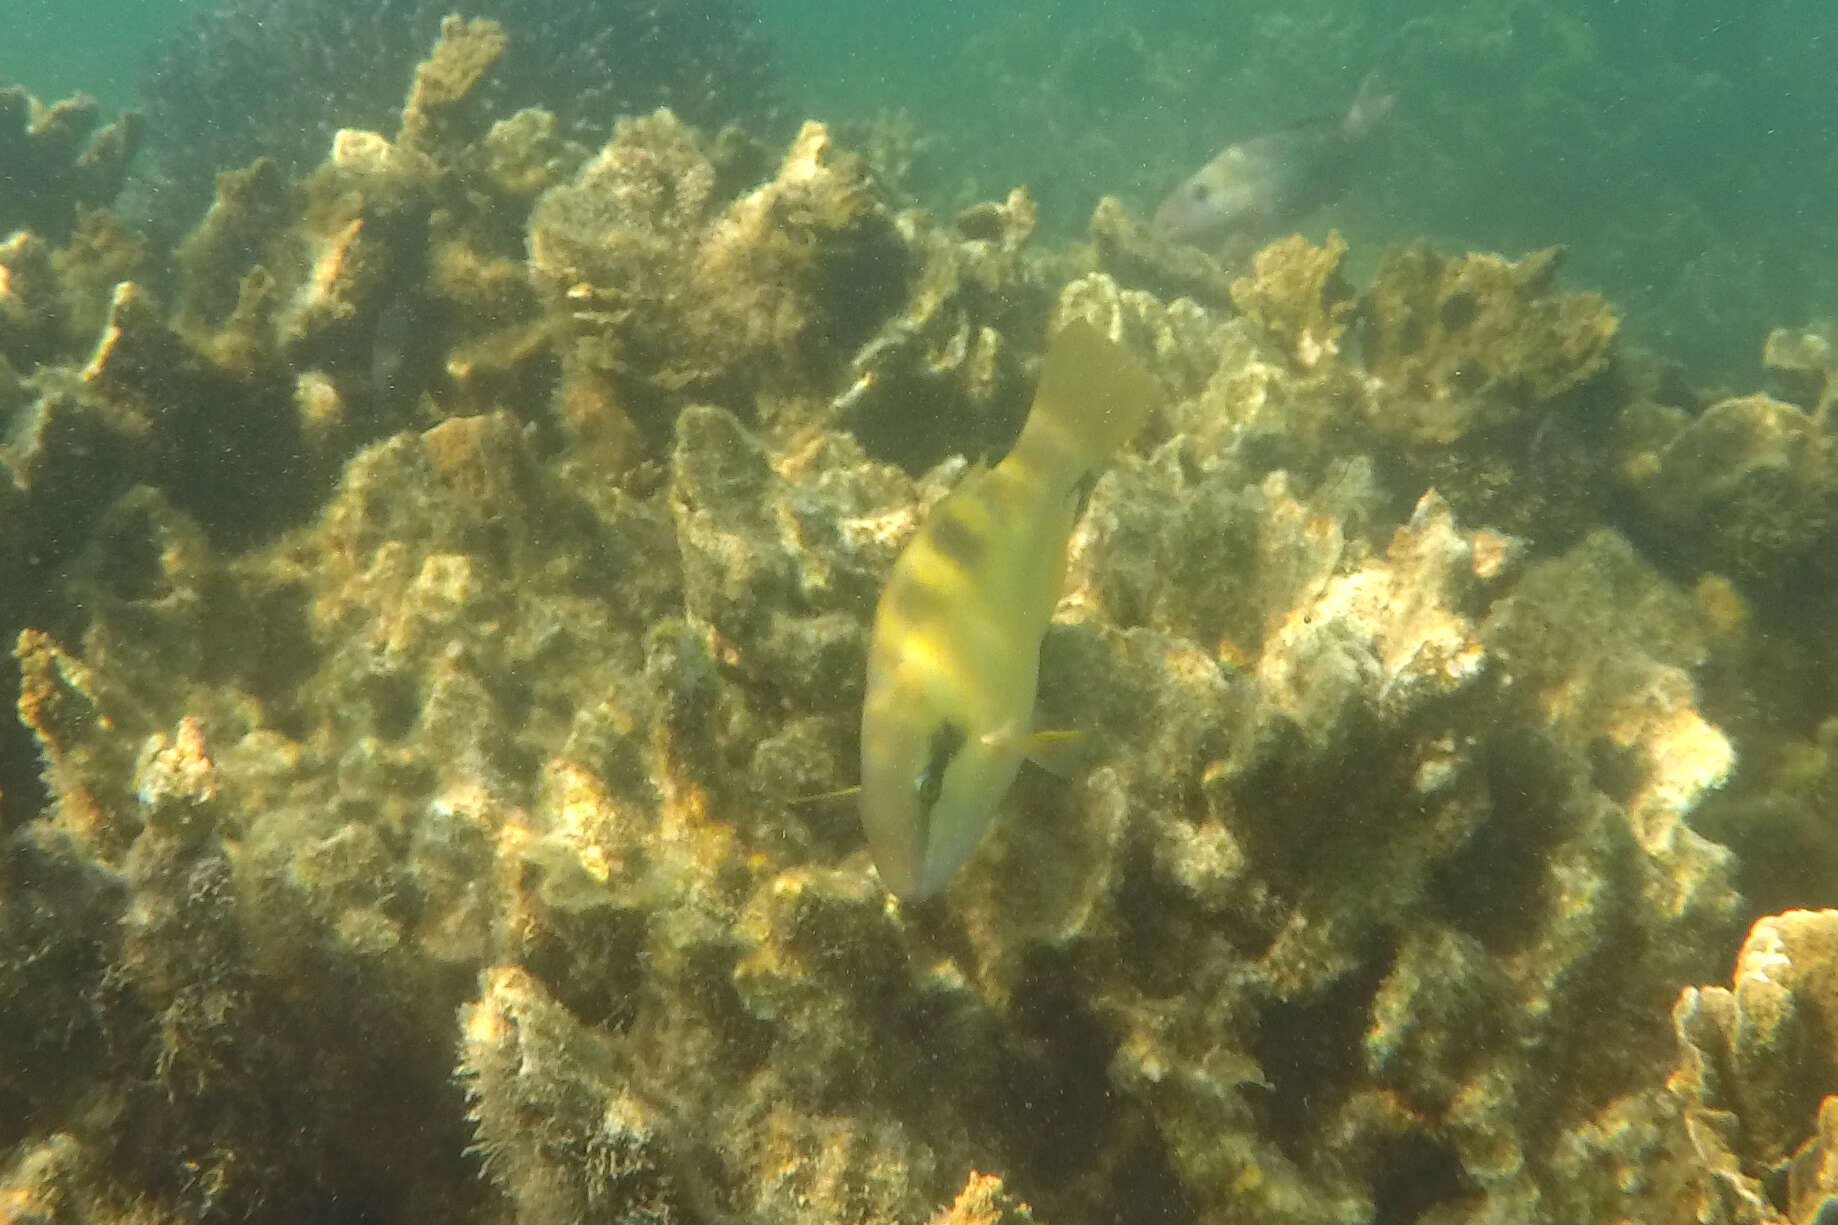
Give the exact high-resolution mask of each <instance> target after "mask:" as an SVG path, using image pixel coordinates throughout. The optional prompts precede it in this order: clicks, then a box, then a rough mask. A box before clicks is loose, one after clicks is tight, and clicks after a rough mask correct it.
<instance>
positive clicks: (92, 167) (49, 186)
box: [0, 85, 142, 239]
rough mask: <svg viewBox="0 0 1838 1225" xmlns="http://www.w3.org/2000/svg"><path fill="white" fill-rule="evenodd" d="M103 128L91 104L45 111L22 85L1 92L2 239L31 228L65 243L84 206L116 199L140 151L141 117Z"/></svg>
mask: <svg viewBox="0 0 1838 1225" xmlns="http://www.w3.org/2000/svg"><path fill="white" fill-rule="evenodd" d="M101 123H102V113H101V108H100V107H99V106H97V104H96V101H95V99H93V98H89V97H85V96H83V95H80V94H79V95H78V96H76V97H74V98H66V99H64V100H63V101H62V102H58V103H54V104H53V105H51V106H46V105H44V104H43V103H41V102H39V100H38V99H37V98H34V97H33V96H32V95H31V94H29V93H27V92H26V91H25V90H24V89H21V88H20V87H19V86H17V85H11V86H5V87H0V235H8V234H11V233H12V232H13V231H15V230H21V229H29V230H32V231H35V232H36V233H38V234H39V235H40V236H42V237H45V238H51V239H62V238H65V237H67V236H68V235H69V234H70V231H71V230H72V229H74V228H75V227H76V225H77V222H78V220H79V217H80V216H81V213H80V210H81V209H82V208H83V207H91V208H94V207H98V206H101V205H105V204H107V203H109V201H111V200H113V199H114V197H115V193H116V191H118V190H119V189H120V187H121V182H122V179H123V178H124V177H125V176H126V175H127V172H128V163H129V161H130V160H131V159H132V158H133V156H134V152H135V150H136V149H137V148H139V146H140V140H141V133H142V124H141V118H140V116H139V115H137V114H134V113H133V112H129V113H128V114H125V115H122V116H121V117H119V118H117V119H115V120H112V121H111V122H109V123H108V124H106V125H103V126H101V127H98V126H97V125H98V124H101Z"/></svg>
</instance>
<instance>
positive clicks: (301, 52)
mask: <svg viewBox="0 0 1838 1225" xmlns="http://www.w3.org/2000/svg"><path fill="white" fill-rule="evenodd" d="M451 8H452V6H451V5H450V4H447V3H445V2H444V0H379V2H377V3H371V4H362V5H354V4H351V3H349V2H348V0H222V2H221V3H219V4H217V5H216V7H215V8H214V9H210V10H207V11H203V12H201V13H200V14H199V15H198V17H197V18H196V19H195V20H194V21H193V22H192V23H191V26H190V28H188V29H186V30H185V31H184V32H183V33H181V34H180V35H179V36H178V37H175V38H174V39H173V40H172V43H171V45H170V47H169V48H168V50H167V51H166V53H165V56H164V58H163V60H162V61H161V63H160V65H159V67H158V68H157V70H156V71H155V72H154V73H153V75H152V76H151V78H150V79H149V81H148V83H147V85H146V87H145V88H146V94H147V108H146V109H147V114H148V117H149V120H150V123H149V136H150V140H149V146H148V157H147V165H146V166H144V167H143V170H144V172H145V173H144V176H143V177H144V178H145V180H146V181H145V182H144V183H143V184H141V185H140V190H139V199H138V200H137V201H136V211H137V212H138V213H140V214H143V215H144V216H145V217H146V218H147V219H148V220H150V221H153V222H156V223H158V224H159V225H160V226H161V228H162V229H166V230H170V231H172V232H175V233H178V232H183V231H184V229H186V228H187V227H189V226H191V225H192V224H193V223H194V222H195V221H196V214H197V210H198V209H200V208H202V207H203V206H204V205H205V204H206V203H207V202H208V201H209V199H210V192H211V183H212V181H213V179H214V178H215V176H216V175H217V174H218V173H220V172H222V171H226V170H233V169H238V168H240V167H242V166H245V165H247V164H248V163H250V162H252V161H254V160H255V159H256V158H257V157H258V156H264V157H270V158H273V159H274V160H276V161H277V162H278V163H280V165H281V167H282V169H283V170H284V171H285V172H287V173H294V172H300V171H305V170H307V169H309V168H310V167H312V166H313V165H314V164H316V163H317V162H318V161H319V159H320V158H322V157H323V156H324V153H325V149H326V146H327V145H328V144H329V143H330V142H331V140H332V136H333V134H334V133H335V132H336V131H337V130H338V129H340V128H345V127H351V128H363V129H369V130H375V131H388V130H389V129H391V128H393V127H394V126H395V123H396V119H397V115H398V111H399V108H400V106H401V102H402V95H401V82H402V81H403V80H404V79H405V78H406V77H407V76H408V74H409V73H410V72H411V71H412V70H413V68H414V65H415V63H416V61H417V60H418V59H419V58H420V56H421V54H422V52H423V51H424V50H425V48H426V47H427V44H428V42H429V41H430V40H431V39H432V38H433V37H434V36H435V33H436V30H437V27H438V26H439V25H440V22H441V19H442V17H443V15H445V14H447V13H448V12H449V11H450V10H451ZM466 15H467V16H469V17H474V18H505V19H509V20H510V22H511V25H512V29H513V31H514V36H513V38H512V42H511V46H510V48H509V51H508V53H507V55H506V58H505V62H504V63H503V64H502V65H501V66H500V68H499V70H498V71H497V72H496V73H494V74H493V77H492V80H491V81H490V82H489V83H488V85H487V87H486V89H485V92H484V94H483V95H482V96H481V97H480V98H479V99H478V100H477V105H478V106H480V107H481V108H484V109H489V110H491V111H493V112H495V113H497V114H506V115H507V114H510V113H512V112H514V111H517V110H520V109H523V108H525V107H537V106H540V107H544V108H547V109H548V110H549V111H550V112H551V113H552V114H553V115H554V116H555V119H556V123H557V125H558V131H559V132H560V133H561V135H562V136H564V137H566V138H568V139H572V140H581V141H587V142H590V143H598V142H599V141H600V140H602V139H604V137H605V136H606V135H607V133H608V131H609V130H610V128H611V126H612V123H613V121H614V119H616V118H617V117H618V116H621V115H631V114H642V113H644V112H647V111H650V110H652V109H654V108H656V107H659V106H669V107H671V108H672V109H673V110H674V111H676V113H677V114H679V115H681V116H682V117H684V118H685V119H687V120H689V121H690V122H692V123H695V124H697V125H699V126H703V127H706V128H708V129H710V130H714V129H716V128H719V127H721V126H722V125H724V124H728V123H741V124H745V125H747V126H749V127H752V128H754V129H755V130H771V129H774V128H775V127H776V124H777V103H776V101H775V92H776V88H777V87H776V83H775V81H774V70H773V67H772V62H771V57H770V55H769V53H768V51H767V49H766V46H765V43H764V40H763V39H762V37H761V35H760V34H759V32H758V30H757V29H756V28H755V21H754V18H753V16H752V14H751V13H750V11H749V10H747V9H746V8H745V7H744V6H743V5H741V4H739V3H735V2H734V0H663V2H661V3H637V2H634V0H609V2H607V3H595V4H577V3H570V2H569V0H539V2H537V3H533V4H532V3H520V4H484V5H473V6H469V7H468V8H467V9H466Z"/></svg>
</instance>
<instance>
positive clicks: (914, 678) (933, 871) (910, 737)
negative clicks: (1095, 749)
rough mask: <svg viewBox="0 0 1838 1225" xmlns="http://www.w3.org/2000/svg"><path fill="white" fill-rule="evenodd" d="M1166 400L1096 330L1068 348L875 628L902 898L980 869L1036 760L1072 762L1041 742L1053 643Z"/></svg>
mask: <svg viewBox="0 0 1838 1225" xmlns="http://www.w3.org/2000/svg"><path fill="white" fill-rule="evenodd" d="M1159 398H1160V392H1159V390H1158V387H1157V384H1156V382H1155V380H1154V379H1153V378H1152V377H1151V376H1150V375H1149V374H1148V372H1147V371H1145V370H1144V369H1143V368H1142V366H1141V365H1139V364H1138V363H1137V361H1136V360H1135V358H1133V357H1132V356H1131V355H1130V354H1129V352H1128V351H1126V350H1125V349H1124V348H1123V347H1122V346H1121V345H1119V344H1117V343H1116V342H1114V341H1112V340H1110V339H1109V338H1107V337H1106V336H1104V335H1103V333H1101V332H1099V331H1098V330H1097V329H1096V328H1095V327H1093V326H1091V325H1090V324H1087V323H1083V322H1074V323H1070V324H1068V325H1067V326H1066V327H1065V328H1064V329H1062V330H1061V331H1060V333H1059V335H1058V336H1057V337H1055V338H1054V340H1053V343H1052V345H1051V347H1050V348H1049V350H1048V352H1047V356H1046V359H1045V361H1044V363H1043V365H1042V369H1041V376H1040V383H1039V386H1038V387H1037V389H1036V391H1035V393H1034V402H1033V406H1032V408H1031V409H1030V410H1029V412H1028V417H1027V421H1026V423H1025V424H1024V425H1023V426H1022V429H1021V436H1020V438H1019V439H1018V440H1017V441H1016V443H1015V445H1014V448H1013V449H1012V450H1011V451H1010V452H1009V453H1008V455H1007V457H1006V458H1004V459H1003V460H1002V462H1000V463H998V464H997V465H996V466H995V467H993V468H984V467H982V466H981V465H980V464H979V465H978V466H977V467H975V468H974V469H972V470H971V471H970V472H969V473H968V474H967V475H966V476H965V477H964V478H963V479H962V480H961V481H960V482H959V483H958V485H957V487H956V488H955V489H953V490H952V491H951V493H950V494H948V495H947V496H946V497H945V498H944V500H943V501H941V502H940V503H938V505H937V506H936V507H935V508H934V509H933V510H932V512H931V514H930V515H928V516H927V518H926V520H925V522H924V523H923V524H921V525H920V527H919V530H918V532H917V533H916V534H915V535H914V537H913V539H912V541H911V543H909V544H908V545H907V547H906V550H905V552H903V553H902V554H901V555H900V557H899V560H898V561H896V562H895V563H894V567H893V571H892V573H891V574H890V575H889V577H888V579H887V586H886V587H885V589H883V591H882V592H881V600H880V604H879V606H878V607H877V608H876V610H875V614H874V635H873V639H872V641H871V644H870V646H869V651H868V692H867V699H866V701H865V702H864V704H863V706H862V729H861V732H862V735H861V750H862V773H861V780H862V782H861V800H860V802H861V815H862V826H863V829H864V830H865V831H866V833H867V835H868V846H869V849H870V850H871V851H872V852H873V855H874V862H875V867H876V868H877V869H878V870H879V871H880V874H881V880H882V882H883V883H884V884H885V885H886V886H887V888H888V889H889V890H890V891H892V892H893V893H895V894H897V895H898V896H900V897H902V898H909V899H914V898H924V897H929V896H930V895H932V894H934V893H936V892H937V891H938V890H939V889H940V888H942V887H943V885H944V883H945V882H946V881H947V880H948V879H949V878H950V876H951V874H952V873H954V872H955V871H957V869H958V867H959V866H960V865H961V864H962V863H963V862H964V860H965V859H967V858H969V856H970V852H971V851H972V850H973V849H974V848H975V847H976V844H977V841H978V840H979V839H980V838H981V837H982V834H983V831H984V829H985V828H986V827H987V826H988V824H989V822H990V819H991V817H992V816H993V815H994V813H995V811H996V807H997V805H998V804H999V803H1000V802H1001V800H1002V797H1003V795H1004V794H1006V793H1007V791H1008V788H1009V785H1010V784H1011V783H1012V782H1013V781H1014V778H1015V774H1016V772H1017V771H1018V770H1019V769H1020V766H1021V761H1022V759H1023V758H1024V757H1034V758H1036V759H1037V760H1039V759H1043V758H1046V757H1048V756H1052V755H1053V753H1054V750H1055V749H1056V748H1063V746H1064V745H1065V744H1066V742H1067V740H1068V738H1069V736H1068V733H1064V732H1051V731H1048V732H1035V731H1033V729H1032V723H1033V713H1034V697H1035V687H1036V684H1037V682H1038V679H1039V670H1040V642H1041V639H1042V638H1043V637H1044V636H1045V634H1046V631H1047V623H1048V621H1049V620H1051V618H1052V615H1053V608H1054V605H1056V604H1057V603H1058V602H1059V596H1060V588H1061V585H1062V584H1063V583H1064V581H1065V573H1066V545H1067V541H1068V540H1069V539H1070V537H1071V534H1072V528H1073V524H1074V523H1075V522H1076V521H1077V518H1078V515H1079V512H1080V509H1081V506H1082V501H1083V498H1084V495H1085V494H1086V493H1087V492H1089V482H1090V480H1091V479H1092V477H1093V476H1094V475H1095V474H1096V472H1097V470H1098V469H1099V468H1100V467H1102V466H1103V464H1104V463H1105V461H1106V459H1107V458H1108V457H1109V455H1110V454H1111V452H1112V451H1114V450H1116V449H1117V448H1118V447H1119V446H1121V445H1122V444H1123V443H1125V442H1127V441H1128V440H1129V439H1130V438H1131V437H1132V436H1133V435H1134V434H1135V433H1136V432H1137V430H1138V429H1140V428H1141V426H1142V423H1143V421H1144V419H1145V418H1146V417H1147V415H1148V413H1149V412H1150V410H1151V409H1152V408H1153V407H1154V405H1155V404H1156V403H1157V401H1158V400H1159Z"/></svg>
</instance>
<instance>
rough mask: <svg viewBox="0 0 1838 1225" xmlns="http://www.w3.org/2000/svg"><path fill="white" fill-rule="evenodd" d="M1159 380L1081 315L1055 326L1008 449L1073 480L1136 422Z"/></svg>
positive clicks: (1157, 393) (1124, 438)
mask: <svg viewBox="0 0 1838 1225" xmlns="http://www.w3.org/2000/svg"><path fill="white" fill-rule="evenodd" d="M1160 402H1161V386H1160V385H1159V384H1158V383H1157V382H1156V381H1155V378H1154V376H1153V375H1151V374H1150V373H1149V372H1148V371H1147V370H1145V369H1144V368H1143V366H1142V363H1140V362H1138V361H1137V360H1136V358H1135V357H1134V356H1133V355H1132V354H1131V353H1130V351H1129V350H1128V349H1126V348H1124V347H1123V346H1122V345H1121V344H1119V343H1118V342H1116V341H1114V340H1112V339H1111V338H1110V337H1108V336H1106V335H1105V334H1104V333H1103V332H1100V331H1099V330H1098V329H1097V328H1096V327H1094V326H1092V325H1091V324H1090V323H1088V322H1086V321H1085V320H1083V319H1075V320H1073V321H1072V322H1070V323H1068V324H1067V325H1066V326H1065V327H1063V328H1061V329H1060V331H1059V335H1057V336H1055V337H1054V338H1053V343H1052V345H1051V346H1049V347H1048V349H1047V356H1046V360H1045V361H1043V362H1042V363H1041V369H1040V386H1039V387H1038V388H1037V389H1036V390H1035V392H1034V407H1033V409H1032V411H1030V412H1029V413H1028V419H1027V424H1026V425H1025V426H1023V427H1022V430H1021V438H1020V440H1019V441H1018V442H1017V443H1016V444H1015V451H1014V454H1015V455H1016V456H1017V457H1018V458H1019V459H1020V460H1021V461H1022V462H1023V463H1026V464H1028V465H1029V466H1030V467H1035V466H1038V467H1058V468H1061V469H1062V470H1065V471H1067V472H1069V474H1070V475H1071V477H1072V480H1073V481H1074V482H1075V483H1076V482H1077V481H1079V480H1082V479H1084V477H1085V475H1086V474H1087V473H1089V472H1091V471H1092V470H1094V469H1096V468H1097V467H1099V466H1100V465H1101V464H1103V462H1104V461H1105V460H1106V459H1107V458H1108V457H1109V456H1110V453H1111V452H1112V451H1115V450H1116V449H1117V448H1118V447H1120V446H1122V445H1123V444H1124V443H1126V442H1128V441H1129V440H1130V439H1131V438H1132V437H1134V436H1135V434H1136V431H1138V430H1140V429H1141V428H1142V424H1143V422H1144V421H1146V420H1147V419H1148V416H1149V413H1150V412H1151V411H1152V410H1153V409H1154V408H1155V406H1156V405H1157V404H1158V403H1160Z"/></svg>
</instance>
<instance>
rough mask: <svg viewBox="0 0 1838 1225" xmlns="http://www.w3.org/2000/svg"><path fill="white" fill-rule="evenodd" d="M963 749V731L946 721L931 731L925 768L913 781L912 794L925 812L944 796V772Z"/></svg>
mask: <svg viewBox="0 0 1838 1225" xmlns="http://www.w3.org/2000/svg"><path fill="white" fill-rule="evenodd" d="M963 747H964V729H963V728H961V727H959V726H958V725H957V724H955V723H953V722H951V721H950V720H949V719H946V720H945V721H944V722H943V723H940V724H939V725H938V726H937V727H936V728H934V729H933V731H932V746H931V751H930V753H929V754H928V755H927V758H926V763H925V767H924V768H923V769H921V770H920V771H919V773H918V775H917V776H916V777H915V778H914V779H913V794H915V795H917V796H918V797H919V804H920V806H921V807H922V808H924V809H925V810H926V811H927V812H930V811H931V810H932V805H934V804H936V803H938V797H939V796H940V795H942V794H944V789H945V770H946V769H947V768H949V766H950V765H951V759H952V758H953V757H956V756H957V751H958V750H959V749H961V748H963Z"/></svg>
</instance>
